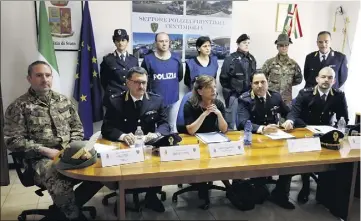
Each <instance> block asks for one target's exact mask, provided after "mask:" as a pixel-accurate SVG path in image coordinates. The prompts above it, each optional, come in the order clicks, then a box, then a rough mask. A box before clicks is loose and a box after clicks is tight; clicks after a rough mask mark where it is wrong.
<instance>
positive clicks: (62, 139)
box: [4, 89, 84, 159]
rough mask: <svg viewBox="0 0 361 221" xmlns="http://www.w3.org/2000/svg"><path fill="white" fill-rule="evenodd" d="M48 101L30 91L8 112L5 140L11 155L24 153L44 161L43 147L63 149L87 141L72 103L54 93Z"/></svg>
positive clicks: (26, 156) (11, 106)
mask: <svg viewBox="0 0 361 221" xmlns="http://www.w3.org/2000/svg"><path fill="white" fill-rule="evenodd" d="M46 97H47V99H45V97H43V98H42V99H41V98H40V97H39V96H38V95H36V94H35V92H34V91H33V90H32V89H29V91H28V92H27V93H25V94H24V95H22V96H20V97H19V98H18V99H16V100H15V101H14V102H13V103H12V104H10V106H9V107H8V108H7V110H6V113H5V126H4V138H5V144H6V146H7V147H8V149H9V150H10V151H13V152H22V151H23V152H25V158H28V159H31V158H37V157H40V154H39V151H38V150H39V147H42V146H44V147H49V148H56V149H63V148H66V147H68V144H69V143H70V142H71V141H74V140H82V139H83V136H84V132H83V126H82V123H81V121H80V119H79V116H78V114H77V112H76V110H75V108H74V105H73V104H72V103H71V101H70V100H69V99H68V98H66V97H65V96H64V95H61V94H58V93H56V92H53V91H50V92H49V95H47V96H46Z"/></svg>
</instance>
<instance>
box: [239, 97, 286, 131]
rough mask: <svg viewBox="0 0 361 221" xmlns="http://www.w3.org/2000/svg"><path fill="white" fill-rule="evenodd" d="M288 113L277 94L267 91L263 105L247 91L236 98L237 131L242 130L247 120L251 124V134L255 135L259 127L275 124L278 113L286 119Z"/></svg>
mask: <svg viewBox="0 0 361 221" xmlns="http://www.w3.org/2000/svg"><path fill="white" fill-rule="evenodd" d="M289 111H290V109H289V107H288V106H287V105H286V104H285V103H284V102H283V99H282V97H281V95H280V94H279V93H278V92H275V91H271V90H268V93H267V94H266V101H265V103H263V102H262V101H261V100H260V98H258V97H257V96H256V95H255V94H254V93H253V91H252V90H251V91H247V92H245V93H243V94H242V95H241V96H240V97H239V98H238V111H237V114H238V121H237V125H238V126H237V128H238V130H243V129H244V126H245V124H246V121H247V120H250V121H251V122H252V124H253V125H252V132H253V133H256V132H257V130H258V128H259V127H260V125H268V124H277V123H278V121H279V119H278V115H277V114H278V113H279V114H280V115H281V116H282V117H286V116H287V114H288V112H289Z"/></svg>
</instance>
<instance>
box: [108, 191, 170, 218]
mask: <svg viewBox="0 0 361 221" xmlns="http://www.w3.org/2000/svg"><path fill="white" fill-rule="evenodd" d="M146 191H147V188H137V189H127V190H125V194H133V203H134V207H127V206H126V207H125V208H126V209H127V210H130V211H134V212H141V211H142V208H141V207H140V204H141V203H140V201H139V194H140V193H144V192H146ZM158 194H160V199H161V201H165V200H166V199H167V193H166V192H164V191H160V192H159V193H158ZM116 196H117V193H116V192H113V193H109V194H107V195H105V196H104V198H103V200H102V204H103V205H104V206H107V205H109V199H110V198H112V197H116ZM113 211H114V215H117V214H118V204H117V202H116V203H115V205H114V210H113Z"/></svg>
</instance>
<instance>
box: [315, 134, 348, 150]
mask: <svg viewBox="0 0 361 221" xmlns="http://www.w3.org/2000/svg"><path fill="white" fill-rule="evenodd" d="M343 137H344V135H343V133H342V132H341V131H339V130H332V131H329V132H327V133H325V134H324V135H322V136H321V137H320V141H321V146H322V147H324V148H327V149H331V150H339V149H340V148H341V143H340V139H342V138H343Z"/></svg>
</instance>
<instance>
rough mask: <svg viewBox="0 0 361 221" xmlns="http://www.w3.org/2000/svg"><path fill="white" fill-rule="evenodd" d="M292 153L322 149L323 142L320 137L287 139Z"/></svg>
mask: <svg viewBox="0 0 361 221" xmlns="http://www.w3.org/2000/svg"><path fill="white" fill-rule="evenodd" d="M287 145H288V151H289V152H290V153H298V152H310V151H320V150H321V142H320V138H319V137H312V138H300V139H289V140H287Z"/></svg>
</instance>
